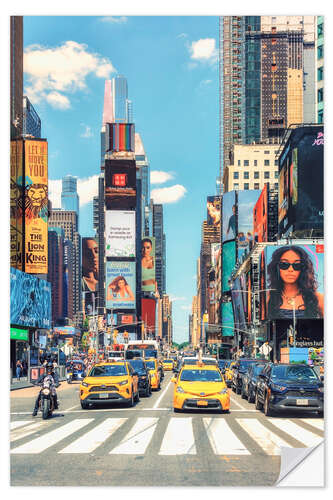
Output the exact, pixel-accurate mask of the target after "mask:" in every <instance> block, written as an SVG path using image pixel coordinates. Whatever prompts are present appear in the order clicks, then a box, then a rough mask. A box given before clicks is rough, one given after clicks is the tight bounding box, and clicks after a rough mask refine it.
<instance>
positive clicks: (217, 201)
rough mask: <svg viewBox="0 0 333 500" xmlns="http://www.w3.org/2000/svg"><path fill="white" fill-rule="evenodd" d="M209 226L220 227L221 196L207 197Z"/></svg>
mask: <svg viewBox="0 0 333 500" xmlns="http://www.w3.org/2000/svg"><path fill="white" fill-rule="evenodd" d="M207 224H208V225H209V226H215V227H220V224H221V198H220V197H219V196H207Z"/></svg>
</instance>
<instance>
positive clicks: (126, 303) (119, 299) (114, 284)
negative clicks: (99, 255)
mask: <svg viewBox="0 0 333 500" xmlns="http://www.w3.org/2000/svg"><path fill="white" fill-rule="evenodd" d="M105 289H106V302H105V307H106V308H107V309H135V305H136V304H135V295H136V275H135V262H124V261H112V262H110V261H107V262H106V268H105Z"/></svg>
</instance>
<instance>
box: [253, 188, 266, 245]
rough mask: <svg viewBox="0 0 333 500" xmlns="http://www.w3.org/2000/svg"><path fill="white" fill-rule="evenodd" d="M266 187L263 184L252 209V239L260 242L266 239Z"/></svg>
mask: <svg viewBox="0 0 333 500" xmlns="http://www.w3.org/2000/svg"><path fill="white" fill-rule="evenodd" d="M267 212H268V189H267V184H265V186H264V188H263V190H262V191H261V194H260V196H259V198H258V201H257V203H256V204H255V206H254V209H253V239H254V242H256V243H257V242H258V243H261V242H263V241H267V240H268V234H267Z"/></svg>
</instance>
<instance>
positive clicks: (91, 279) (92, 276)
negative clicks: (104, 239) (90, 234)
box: [82, 238, 98, 292]
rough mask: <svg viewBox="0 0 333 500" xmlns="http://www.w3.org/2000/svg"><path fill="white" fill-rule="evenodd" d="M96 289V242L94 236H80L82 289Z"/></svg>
mask: <svg viewBox="0 0 333 500" xmlns="http://www.w3.org/2000/svg"><path fill="white" fill-rule="evenodd" d="M97 290H98V244H97V241H96V239H95V238H82V291H83V292H95V291H97Z"/></svg>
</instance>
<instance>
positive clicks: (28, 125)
mask: <svg viewBox="0 0 333 500" xmlns="http://www.w3.org/2000/svg"><path fill="white" fill-rule="evenodd" d="M41 134H42V122H41V119H40V117H39V116H38V114H37V111H36V110H35V108H34V107H33V105H32V104H31V102H30V101H29V99H28V97H27V96H23V135H32V136H33V137H36V138H41V137H42V135H41Z"/></svg>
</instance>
